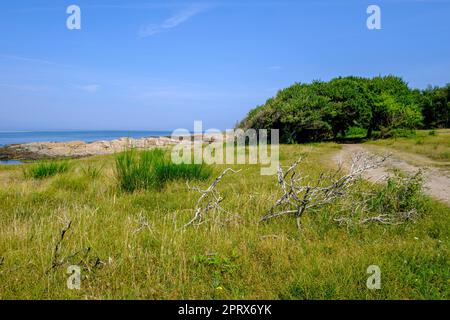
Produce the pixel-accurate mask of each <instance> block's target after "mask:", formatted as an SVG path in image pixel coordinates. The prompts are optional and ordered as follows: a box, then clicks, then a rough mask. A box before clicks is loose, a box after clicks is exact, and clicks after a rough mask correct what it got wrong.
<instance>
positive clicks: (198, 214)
mask: <svg viewBox="0 0 450 320" xmlns="http://www.w3.org/2000/svg"><path fill="white" fill-rule="evenodd" d="M240 171H241V170H237V171H236V170H233V169H231V168H228V169H226V170H225V171H224V172H222V174H221V175H220V176H218V177H217V178H216V179H215V180H214V181H213V183H212V184H211V185H210V186H209V187H208V189H206V190H202V189H200V188H198V187H192V188H191V187H190V186H189V184H188V183H187V182H186V184H187V186H188V188H189V190H195V191H197V192H199V193H200V194H201V196H200V198H199V199H198V200H197V204H196V205H195V208H194V211H195V214H194V217H193V218H192V219H191V220H190V221H189V222H188V223H186V224H185V225H184V226H183V229H184V228H186V227H188V226H190V225H192V224H196V225H200V224H202V223H203V222H204V219H205V216H206V214H207V213H208V212H209V211H210V210H212V209H215V210H217V211H221V212H224V213H227V214H230V213H229V212H228V211H226V210H225V209H223V208H222V207H221V206H220V203H221V202H222V201H223V197H222V196H221V195H220V194H219V193H218V192H217V190H216V189H215V187H216V185H217V184H218V183H219V182H220V181H221V180H222V178H223V177H224V176H225V175H226V174H227V173H228V172H232V173H238V172H240Z"/></svg>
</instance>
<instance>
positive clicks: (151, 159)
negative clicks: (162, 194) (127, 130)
mask: <svg viewBox="0 0 450 320" xmlns="http://www.w3.org/2000/svg"><path fill="white" fill-rule="evenodd" d="M211 173H212V169H211V168H210V167H208V166H206V165H204V164H174V163H172V162H170V160H168V159H167V158H166V154H165V152H164V151H163V150H160V149H154V150H149V151H142V152H137V151H135V150H127V151H125V152H124V153H122V154H120V155H118V156H117V158H116V178H117V180H118V183H119V186H120V188H121V189H122V190H124V191H126V192H134V191H135V190H139V189H151V188H155V189H161V188H162V187H164V185H165V184H166V183H167V182H168V181H173V180H179V179H182V180H205V179H207V178H208V177H209V176H210V175H211Z"/></svg>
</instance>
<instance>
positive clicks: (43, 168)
mask: <svg viewBox="0 0 450 320" xmlns="http://www.w3.org/2000/svg"><path fill="white" fill-rule="evenodd" d="M68 170H69V164H68V163H67V162H66V161H49V162H40V163H37V164H34V165H32V166H30V167H28V168H25V169H24V176H25V177H26V178H33V179H44V178H48V177H51V176H54V175H56V174H58V173H64V172H67V171H68Z"/></svg>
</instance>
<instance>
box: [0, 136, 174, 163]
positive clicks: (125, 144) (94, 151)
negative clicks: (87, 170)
mask: <svg viewBox="0 0 450 320" xmlns="http://www.w3.org/2000/svg"><path fill="white" fill-rule="evenodd" d="M177 143H180V141H179V140H176V139H172V138H169V137H151V138H140V139H133V138H120V139H116V140H111V141H95V142H90V143H87V142H84V141H70V142H32V143H24V144H12V145H7V146H4V147H0V160H42V159H56V158H82V157H88V156H94V155H103V154H112V153H117V152H122V151H124V150H125V149H127V148H135V149H150V148H154V147H164V146H170V145H175V144H177Z"/></svg>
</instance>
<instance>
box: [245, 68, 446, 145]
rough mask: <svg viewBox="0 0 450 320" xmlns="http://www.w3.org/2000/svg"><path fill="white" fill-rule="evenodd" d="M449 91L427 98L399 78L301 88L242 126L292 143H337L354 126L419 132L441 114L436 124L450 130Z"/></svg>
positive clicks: (261, 108)
mask: <svg viewBox="0 0 450 320" xmlns="http://www.w3.org/2000/svg"><path fill="white" fill-rule="evenodd" d="M448 89H449V86H447V87H446V88H439V90H437V89H430V90H429V91H427V92H424V93H422V92H421V91H419V90H411V89H410V88H409V87H408V84H407V83H406V82H404V81H403V80H402V79H401V78H399V77H395V76H385V77H375V78H372V79H368V78H359V77H340V78H335V79H332V80H331V81H329V82H322V81H314V82H312V83H310V84H304V83H296V84H294V85H293V86H291V87H288V88H286V89H283V90H280V91H279V92H278V93H277V95H276V96H275V97H273V98H270V99H269V100H267V102H266V103H265V104H264V105H261V106H258V107H257V108H255V109H253V110H252V111H250V112H249V114H248V115H247V117H246V118H245V119H244V120H243V121H242V122H241V123H240V124H239V127H241V128H244V129H247V128H254V129H280V131H281V140H282V142H287V143H289V142H304V141H318V140H324V139H331V138H336V137H337V136H338V135H339V134H341V135H345V133H346V132H347V131H348V130H349V128H351V127H359V128H364V129H366V130H367V134H368V136H369V137H370V136H371V134H372V132H373V131H374V130H392V129H414V128H419V127H421V126H423V125H424V124H425V125H428V124H429V123H431V122H432V121H433V119H435V118H436V114H438V117H439V119H440V120H439V121H440V122H439V123H438V124H437V123H436V124H435V125H437V126H448V125H449V123H448V122H449V119H448V117H449V104H448V102H449V98H448V93H449V90H448ZM425 111H426V112H427V113H426V112H425ZM422 112H425V113H424V114H425V122H424V121H423V120H424V119H423V118H424V117H423V115H422ZM427 121H428V122H427ZM433 123H434V122H433Z"/></svg>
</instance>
